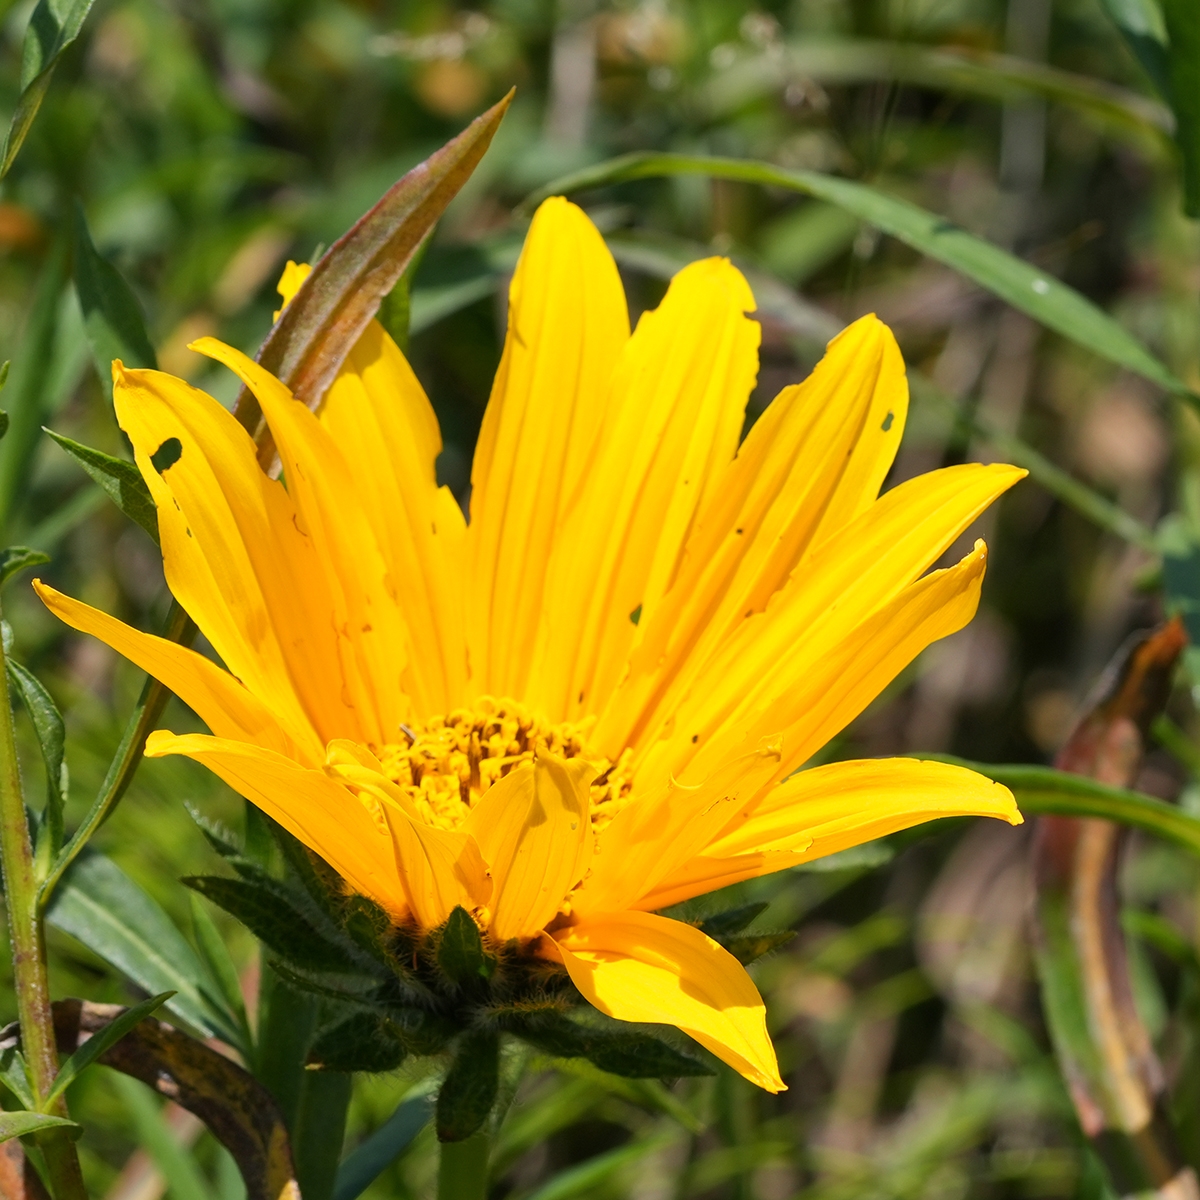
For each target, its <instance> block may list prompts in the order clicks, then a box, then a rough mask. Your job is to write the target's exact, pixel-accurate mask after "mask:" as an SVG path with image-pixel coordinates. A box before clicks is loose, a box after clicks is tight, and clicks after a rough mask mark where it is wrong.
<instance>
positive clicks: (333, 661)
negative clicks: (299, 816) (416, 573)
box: [113, 363, 358, 736]
mask: <svg viewBox="0 0 1200 1200" xmlns="http://www.w3.org/2000/svg"><path fill="white" fill-rule="evenodd" d="M113 399H114V402H115V405H116V410H117V418H118V420H119V421H120V423H121V428H122V429H124V430H125V432H126V433H127V434H128V435H129V439H130V441H131V442H132V443H133V449H134V457H135V459H136V461H137V464H138V467H139V469H140V470H141V472H142V476H143V478H144V479H145V480H146V484H147V486H148V487H149V489H150V493H151V495H152V496H153V498H154V502H155V504H156V505H157V507H158V526H159V533H160V538H161V541H162V548H163V566H164V569H165V571H166V576H167V583H168V585H169V586H170V588H171V591H172V592H173V593H174V595H175V597H176V598H177V599H178V600H179V602H180V603H181V604H182V605H183V606H184V608H185V609H186V610H187V611H188V612H189V613H190V614H191V616H192V617H193V618H194V619H195V621H196V623H197V624H198V625H199V626H200V628H201V629H202V630H203V632H204V634H205V636H206V637H207V638H208V639H209V641H210V642H212V644H213V646H214V648H215V649H216V651H217V653H218V654H219V655H220V656H221V658H222V660H223V661H224V662H225V665H226V666H227V667H228V668H229V669H230V671H231V672H232V673H233V674H234V675H236V676H237V678H238V679H240V680H241V681H242V682H243V683H244V684H245V685H246V687H247V688H249V689H250V691H251V692H253V693H254V694H255V695H256V696H258V697H259V699H260V700H262V701H263V702H264V703H265V704H267V705H268V706H269V707H270V708H271V710H272V711H273V712H274V713H275V714H276V715H277V717H278V718H279V719H280V720H281V721H282V722H283V723H284V724H285V725H286V726H287V727H288V728H289V729H290V730H293V731H294V730H295V729H297V728H299V727H300V726H302V725H304V724H305V723H307V722H311V723H312V724H313V725H314V726H316V728H317V729H318V730H319V731H320V732H321V734H323V735H324V736H332V735H333V734H334V733H337V732H341V733H345V734H348V735H349V736H356V735H357V733H358V729H357V726H356V724H355V722H354V714H353V712H347V711H345V710H344V709H343V708H342V707H341V705H340V703H339V700H338V696H339V694H340V689H339V687H338V679H339V674H340V672H339V669H338V662H337V654H336V649H335V647H334V644H333V639H332V636H330V634H331V631H328V619H327V613H328V604H327V602H326V597H325V592H324V588H323V585H322V581H321V580H320V579H319V578H313V577H312V575H313V571H312V567H313V566H314V563H313V559H312V553H311V546H310V545H309V544H308V542H307V541H306V539H305V537H304V535H303V534H302V533H301V532H300V530H299V529H297V528H296V526H295V524H294V521H293V518H294V515H295V514H294V508H293V506H292V504H291V500H290V498H289V497H288V495H287V493H286V492H285V491H284V490H283V487H282V486H281V485H280V484H278V483H275V482H273V481H271V480H268V479H267V478H266V477H265V476H264V475H263V473H262V471H261V470H260V469H259V467H258V463H257V461H256V459H255V457H254V443H253V442H252V441H251V439H250V437H249V435H248V434H247V433H246V431H245V430H244V429H243V428H242V427H241V425H239V424H238V422H237V421H236V420H235V419H234V418H233V416H232V415H231V414H230V413H229V412H228V411H226V410H225V409H224V408H223V407H222V406H221V405H220V404H218V403H217V402H216V401H215V400H214V399H213V398H212V397H211V396H207V395H205V394H204V393H203V392H201V391H198V390H197V389H195V388H193V387H190V386H189V385H188V384H186V383H184V382H182V381H181V380H178V379H175V378H173V377H172V376H170V375H165V374H162V373H161V372H158V371H127V370H125V369H124V368H123V367H122V366H121V365H120V363H116V364H114V367H113ZM171 449H174V450H175V451H176V454H175V455H174V456H172V455H170V454H169V453H168V454H166V455H165V456H164V455H163V454H158V452H159V451H160V450H165V451H170V450H171ZM156 457H157V461H158V463H159V465H160V466H161V468H162V469H161V470H160V469H158V468H156V467H155V465H154V460H155V458H156ZM172 457H173V461H169V460H170V459H171V458H172ZM322 613H324V614H325V617H324V619H323V620H322Z"/></svg>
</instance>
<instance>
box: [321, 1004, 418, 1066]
mask: <svg viewBox="0 0 1200 1200" xmlns="http://www.w3.org/2000/svg"><path fill="white" fill-rule="evenodd" d="M407 1057H408V1048H407V1047H406V1046H405V1044H404V1042H403V1041H402V1040H401V1038H400V1036H399V1032H398V1030H397V1029H396V1026H395V1024H394V1023H393V1022H392V1021H389V1020H388V1018H387V1017H384V1016H379V1015H378V1014H376V1013H369V1012H361V1013H355V1014H354V1015H353V1016H350V1017H347V1018H346V1019H345V1020H344V1021H339V1022H338V1024H336V1025H333V1026H331V1027H330V1028H328V1029H324V1030H322V1031H321V1032H320V1033H318V1034H317V1036H316V1038H315V1040H314V1041H313V1044H312V1046H311V1047H310V1049H309V1051H308V1059H307V1063H308V1066H309V1067H312V1068H315V1069H317V1070H321V1071H367V1072H370V1073H372V1074H378V1073H379V1072H381V1071H394V1070H395V1069H396V1068H397V1067H398V1066H399V1065H400V1064H401V1063H402V1062H403V1061H404V1060H405V1059H406V1058H407Z"/></svg>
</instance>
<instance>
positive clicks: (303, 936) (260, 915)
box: [183, 875, 357, 971]
mask: <svg viewBox="0 0 1200 1200" xmlns="http://www.w3.org/2000/svg"><path fill="white" fill-rule="evenodd" d="M183 882H184V883H185V884H187V886H188V887H190V888H195V890H196V891H198V892H199V893H200V894H201V895H202V896H205V897H207V899H209V900H211V901H212V902H213V903H214V904H215V905H216V906H217V907H218V908H223V909H224V910H225V911H226V912H227V913H229V914H231V915H232V916H234V917H237V919H238V920H239V921H241V923H242V924H243V925H245V926H246V928H247V929H249V930H250V932H251V933H253V934H254V936H255V937H257V938H258V939H259V941H261V942H262V943H263V945H265V946H266V947H267V948H268V949H270V950H272V951H273V952H274V953H276V954H278V955H279V956H280V957H281V958H283V959H284V960H285V961H286V962H289V963H292V964H294V965H295V966H297V967H300V968H301V969H303V970H308V971H355V970H356V969H357V968H356V967H355V964H354V962H353V961H352V960H351V958H350V955H349V954H348V953H347V951H346V950H345V949H343V948H342V947H340V946H337V945H335V944H334V943H333V942H332V941H330V940H329V939H328V938H327V937H325V935H324V934H322V933H321V932H320V931H319V930H318V929H317V927H316V926H315V925H314V924H313V923H312V921H310V920H309V919H308V917H307V916H306V915H305V914H304V913H303V912H301V911H300V910H299V908H298V907H297V906H296V903H295V901H294V899H293V898H292V897H291V896H290V895H288V893H287V890H286V889H285V888H283V887H282V886H280V885H279V884H277V883H275V882H274V881H273V880H269V879H268V878H267V877H266V876H260V877H258V878H256V879H245V878H243V879H229V878H226V877H225V876H220V875H193V876H189V877H187V878H185V879H184V880H183Z"/></svg>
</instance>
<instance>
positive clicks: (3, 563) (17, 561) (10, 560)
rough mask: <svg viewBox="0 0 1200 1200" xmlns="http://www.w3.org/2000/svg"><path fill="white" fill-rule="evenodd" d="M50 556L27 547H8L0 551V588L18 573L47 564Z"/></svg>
mask: <svg viewBox="0 0 1200 1200" xmlns="http://www.w3.org/2000/svg"><path fill="white" fill-rule="evenodd" d="M49 561H50V555H48V554H47V553H45V551H43V550H34V549H32V548H31V547H29V546H8V547H7V548H6V549H4V550H0V586H2V585H4V584H6V583H7V582H8V581H9V580H10V579H11V578H12V577H13V576H14V575H15V574H16V573H17V572H18V571H23V570H25V568H26V567H36V566H38V565H39V564H40V563H48V562H49Z"/></svg>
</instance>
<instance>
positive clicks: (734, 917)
mask: <svg viewBox="0 0 1200 1200" xmlns="http://www.w3.org/2000/svg"><path fill="white" fill-rule="evenodd" d="M767 907H768V901H766V900H760V901H759V902H758V903H757V904H746V905H743V906H742V907H741V908H731V909H729V910H728V911H727V912H723V913H716V914H714V915H713V916H711V917H705V919H704V920H703V921H701V922H700V931H701V933H707V934H708V936H709V937H710V938H719V937H722V936H723V935H725V934H730V933H741V932H742V930H743V929H745V928H746V926H747V925H749V924H750V922H751V921H753V920H754V918H755V917H758V916H761V915H762V914H763V913H764V912H765V911H766V910H767Z"/></svg>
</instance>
